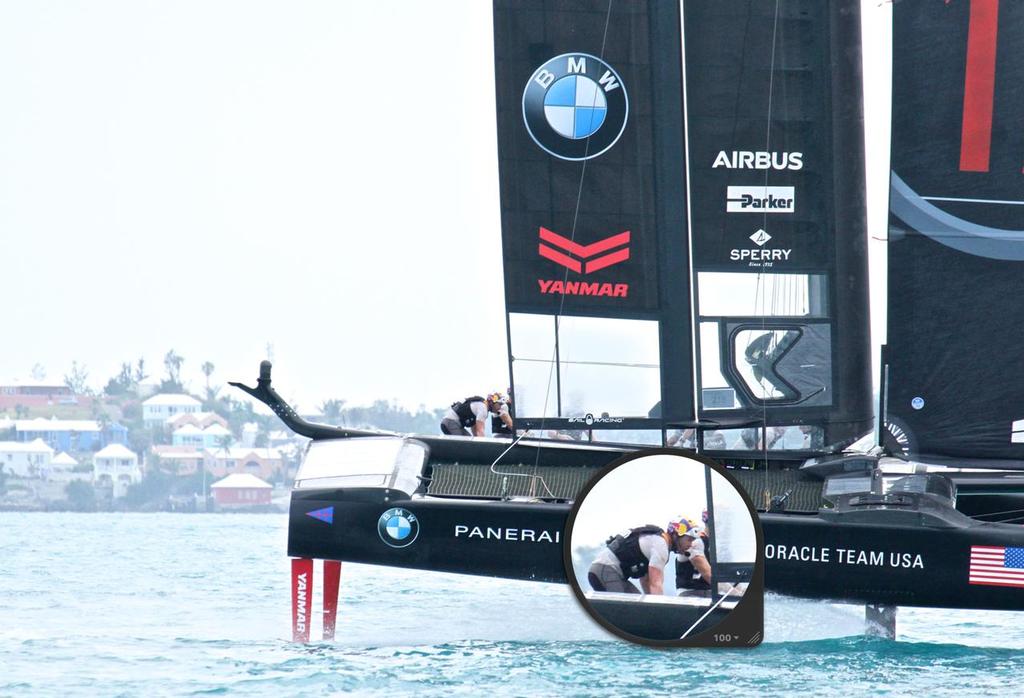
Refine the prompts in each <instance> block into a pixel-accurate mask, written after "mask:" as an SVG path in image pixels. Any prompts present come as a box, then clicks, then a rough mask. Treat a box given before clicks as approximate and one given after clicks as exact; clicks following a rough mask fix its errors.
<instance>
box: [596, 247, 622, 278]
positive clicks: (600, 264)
mask: <svg viewBox="0 0 1024 698" xmlns="http://www.w3.org/2000/svg"><path fill="white" fill-rule="evenodd" d="M627 259H629V248H628V247H626V248H625V249H621V250H619V251H618V252H612V253H611V254H606V255H605V256H604V257H598V258H597V259H595V260H594V261H592V262H587V266H586V270H587V273H588V274H589V273H590V272H592V271H597V270H599V269H604V268H605V267H610V266H611V265H613V264H618V263H619V262H624V261H626V260H627Z"/></svg>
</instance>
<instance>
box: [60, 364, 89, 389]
mask: <svg viewBox="0 0 1024 698" xmlns="http://www.w3.org/2000/svg"><path fill="white" fill-rule="evenodd" d="M88 378H89V371H88V370H87V369H86V366H85V364H82V365H81V366H79V365H78V362H77V361H72V362H71V371H70V372H69V373H66V374H64V385H66V386H67V387H69V388H71V392H73V393H74V394H75V395H87V394H88V392H89V387H88V386H87V385H86V383H85V381H86V380H87V379H88Z"/></svg>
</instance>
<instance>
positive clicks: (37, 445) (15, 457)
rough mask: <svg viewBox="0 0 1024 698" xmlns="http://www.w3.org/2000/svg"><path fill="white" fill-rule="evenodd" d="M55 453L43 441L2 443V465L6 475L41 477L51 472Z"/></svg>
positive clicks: (0, 446) (0, 450)
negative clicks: (48, 471) (51, 463)
mask: <svg viewBox="0 0 1024 698" xmlns="http://www.w3.org/2000/svg"><path fill="white" fill-rule="evenodd" d="M53 453H54V451H53V449H52V448H50V447H49V446H47V445H46V443H45V442H43V440H42V439H35V440H34V441H30V442H28V443H25V442H22V441H0V465H2V466H3V469H4V472H5V473H6V474H8V475H13V476H15V477H39V476H40V475H42V474H43V473H45V472H46V471H47V470H49V468H50V462H51V461H52V460H53Z"/></svg>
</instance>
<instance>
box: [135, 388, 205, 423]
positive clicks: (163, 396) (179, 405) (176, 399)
mask: <svg viewBox="0 0 1024 698" xmlns="http://www.w3.org/2000/svg"><path fill="white" fill-rule="evenodd" d="M202 408H203V403H201V402H199V400H196V399H195V398H194V397H192V396H191V395H184V394H180V393H160V394H159V395H154V396H153V397H151V398H149V399H148V400H144V401H143V402H142V421H143V422H145V423H146V426H147V427H159V426H163V425H164V424H165V423H166V422H167V420H168V419H170V418H171V417H174V416H177V415H180V414H197V413H199V412H201V411H202Z"/></svg>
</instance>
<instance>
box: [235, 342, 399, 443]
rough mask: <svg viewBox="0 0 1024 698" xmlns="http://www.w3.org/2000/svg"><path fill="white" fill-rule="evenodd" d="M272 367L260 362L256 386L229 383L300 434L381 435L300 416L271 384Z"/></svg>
mask: <svg viewBox="0 0 1024 698" xmlns="http://www.w3.org/2000/svg"><path fill="white" fill-rule="evenodd" d="M272 367H273V364H271V363H270V362H269V361H266V360H264V361H261V362H260V377H259V379H258V380H257V381H256V387H255V388H250V387H249V386H247V385H245V384H243V383H237V382H234V381H230V382H228V385H230V386H233V387H235V388H238V389H239V390H244V391H245V392H247V393H249V395H252V396H253V397H254V398H256V399H257V400H259V401H260V402H262V403H263V404H264V405H266V406H267V407H269V408H270V409H272V410H273V411H274V414H276V415H277V416H278V417H279V418H280V419H281V421H282V422H284V424H285V426H287V427H288V428H289V429H291V430H292V431H294V432H295V433H296V434H299V435H300V436H308V437H309V438H311V439H313V440H314V441H315V440H318V439H347V438H352V437H357V436H380V434H379V433H377V432H373V431H364V430H361V429H342V428H341V427H332V426H330V425H327V424H317V423H315V422H310V421H308V420H306V419H303V418H302V417H300V416H299V413H298V412H296V411H295V410H294V409H292V406H291V405H289V404H288V403H287V402H285V401H284V398H282V397H281V396H280V395H278V394H277V391H276V390H274V388H273V387H272V386H271V385H270V369H271V368H272Z"/></svg>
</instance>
